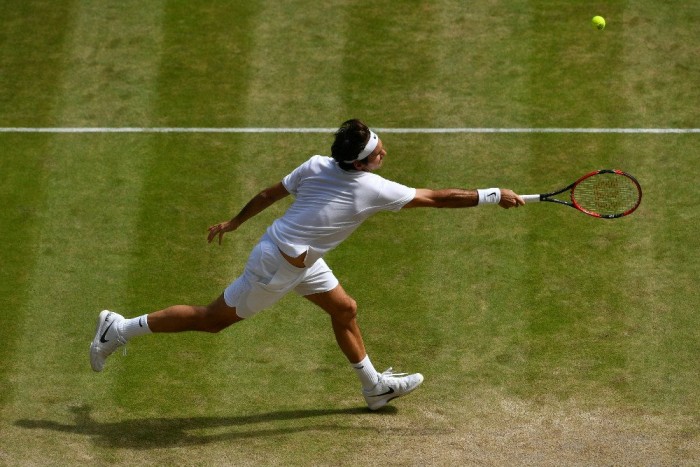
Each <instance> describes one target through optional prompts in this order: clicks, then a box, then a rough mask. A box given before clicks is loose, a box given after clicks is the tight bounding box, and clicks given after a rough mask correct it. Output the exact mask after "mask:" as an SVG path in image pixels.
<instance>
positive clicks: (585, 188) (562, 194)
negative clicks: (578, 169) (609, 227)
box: [521, 169, 642, 219]
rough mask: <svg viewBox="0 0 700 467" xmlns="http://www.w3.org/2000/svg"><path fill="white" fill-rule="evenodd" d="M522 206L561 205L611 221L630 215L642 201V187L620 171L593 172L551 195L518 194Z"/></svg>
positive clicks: (635, 180)
mask: <svg viewBox="0 0 700 467" xmlns="http://www.w3.org/2000/svg"><path fill="white" fill-rule="evenodd" d="M521 197H522V199H523V200H524V201H525V202H526V203H535V202H539V201H549V202H552V203H559V204H564V205H566V206H571V207H572V208H574V209H578V210H579V211H581V212H583V213H585V214H588V215H589V216H593V217H601V218H603V219H615V218H618V217H623V216H627V215H629V214H632V213H633V212H634V211H635V209H637V208H638V207H639V203H641V202H642V187H641V186H640V185H639V182H638V181H637V179H636V178H634V177H633V176H632V175H630V174H628V173H625V172H623V171H621V170H607V169H605V170H596V171H595V172H591V173H589V174H586V175H584V176H583V177H581V178H579V179H578V180H576V181H575V182H574V183H572V184H571V185H569V186H567V187H564V188H562V189H561V190H558V191H553V192H551V193H544V194H540V195H521Z"/></svg>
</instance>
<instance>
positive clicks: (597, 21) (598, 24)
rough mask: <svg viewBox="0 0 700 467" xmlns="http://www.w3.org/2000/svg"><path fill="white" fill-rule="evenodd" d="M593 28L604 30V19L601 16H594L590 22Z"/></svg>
mask: <svg viewBox="0 0 700 467" xmlns="http://www.w3.org/2000/svg"><path fill="white" fill-rule="evenodd" d="M591 22H592V23H593V27H594V28H596V29H605V18H603V17H602V16H594V17H593V19H592V20H591Z"/></svg>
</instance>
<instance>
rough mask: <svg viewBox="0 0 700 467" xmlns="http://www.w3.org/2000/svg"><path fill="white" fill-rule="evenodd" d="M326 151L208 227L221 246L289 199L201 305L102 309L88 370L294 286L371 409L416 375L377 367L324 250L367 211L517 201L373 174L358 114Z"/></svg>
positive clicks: (267, 302) (380, 153) (258, 305)
mask: <svg viewBox="0 0 700 467" xmlns="http://www.w3.org/2000/svg"><path fill="white" fill-rule="evenodd" d="M331 154H332V157H324V156H313V157H311V158H310V159H309V160H307V161H306V162H304V163H303V164H301V165H300V166H299V167H297V168H296V169H295V170H293V171H292V172H291V173H290V174H289V175H287V176H286V177H284V179H283V180H282V181H281V182H279V183H276V184H274V185H272V186H270V187H268V188H265V189H264V190H262V191H261V192H260V193H258V194H257V195H256V196H254V197H253V198H252V199H251V200H250V201H249V202H248V203H247V204H246V205H245V206H244V207H243V209H242V210H241V211H240V212H239V213H238V214H237V215H236V216H235V217H233V219H231V220H229V221H226V222H222V223H220V224H216V225H213V226H211V227H209V234H208V241H209V242H210V243H211V242H212V241H213V240H214V239H218V242H219V244H220V243H221V240H222V238H223V236H224V234H226V233H228V232H233V231H235V230H236V229H238V228H239V227H240V226H241V225H242V224H243V223H244V222H246V221H247V220H248V219H250V218H251V217H253V216H255V215H257V214H258V213H260V212H262V211H263V210H265V209H266V208H268V207H269V206H271V205H272V204H274V203H276V202H277V201H279V200H281V199H283V198H285V197H287V196H289V195H290V194H291V195H293V197H294V198H295V199H294V202H293V203H292V204H291V206H290V207H289V208H288V209H287V211H286V212H285V213H284V215H283V216H282V217H280V218H278V219H276V220H275V221H274V222H273V223H272V225H270V226H269V227H268V229H267V231H266V232H265V234H264V235H263V236H262V238H261V239H260V241H259V242H258V244H257V245H256V246H255V247H254V248H253V251H252V252H251V254H250V257H249V258H248V261H247V263H246V265H245V269H244V270H243V273H242V274H241V276H240V277H238V278H237V279H236V280H235V281H233V282H232V283H231V284H230V285H229V286H228V287H226V289H225V290H224V291H223V293H222V294H221V295H220V296H219V297H218V298H217V299H216V300H214V301H213V302H212V303H211V304H209V305H208V306H190V305H175V306H171V307H169V308H166V309H164V310H160V311H156V312H153V313H150V314H146V315H142V316H138V317H135V318H132V319H126V318H124V317H123V316H122V315H120V314H118V313H115V312H113V311H109V310H104V311H102V312H101V313H100V315H99V317H98V322H97V329H96V332H95V337H94V340H93V341H92V345H91V346H90V362H91V365H92V369H93V370H95V371H102V369H103V367H104V364H105V360H106V359H107V357H108V356H109V355H111V354H112V353H113V352H114V351H115V350H116V349H117V348H118V347H120V346H122V345H125V344H126V343H127V342H128V341H129V340H130V339H132V338H134V337H136V336H139V335H143V334H148V333H152V332H153V333H161V332H181V331H204V332H212V333H215V332H219V331H221V330H223V329H225V328H227V327H228V326H230V325H232V324H234V323H236V322H238V321H241V320H244V319H248V318H251V317H252V316H254V315H255V314H257V313H259V312H260V311H262V310H264V309H266V308H269V307H270V306H272V305H273V304H274V303H276V302H277V301H278V300H280V299H281V298H282V297H283V296H284V295H285V294H287V293H289V292H291V291H294V292H296V293H298V294H299V295H301V296H303V297H304V298H306V299H307V300H309V301H311V302H312V303H314V304H316V305H318V306H319V307H320V308H321V309H323V310H324V311H325V312H326V313H328V314H329V315H330V318H331V324H332V327H333V332H334V334H335V339H336V342H337V343H338V346H339V347H340V349H341V351H342V352H343V353H344V354H345V356H346V357H347V359H348V361H349V362H350V364H351V366H352V368H354V370H355V372H356V374H357V377H358V378H359V380H360V382H361V384H362V394H363V396H364V398H365V401H366V403H367V405H368V407H369V408H370V409H371V410H377V409H379V408H381V407H383V406H384V405H386V404H387V403H388V402H389V401H390V400H392V399H395V398H397V397H401V396H403V395H406V394H408V393H410V392H411V391H413V390H414V389H416V388H417V387H418V386H419V385H420V384H421V383H422V382H423V376H422V375H421V374H420V373H414V374H406V373H394V372H393V370H392V369H391V368H389V369H388V370H386V371H384V372H383V373H379V372H377V371H376V370H375V368H374V366H373V364H372V362H371V360H370V358H369V356H368V355H367V352H366V350H365V346H364V343H363V340H362V334H361V332H360V328H359V326H358V324H357V320H356V315H357V303H356V302H355V300H354V299H353V298H352V297H351V296H350V295H348V293H347V292H346V291H345V289H343V287H342V286H341V285H340V283H339V282H338V279H337V278H336V277H335V275H334V274H333V272H332V271H331V269H330V268H329V267H328V265H327V264H326V262H325V261H324V259H323V257H324V255H325V254H326V253H328V252H329V251H330V250H332V249H333V248H335V247H337V246H338V245H339V244H340V243H342V241H343V240H345V239H346V238H348V236H349V235H350V234H352V232H354V231H355V229H357V228H358V227H359V226H360V224H362V222H364V221H365V220H366V219H367V218H369V217H370V216H371V215H373V214H375V213H377V212H380V211H399V210H401V209H406V208H417V207H433V208H466V207H472V206H477V205H481V204H498V205H500V206H501V207H503V208H506V209H507V208H511V207H517V206H520V205H523V204H524V202H523V200H522V199H521V198H520V196H518V195H517V194H515V193H514V192H512V191H511V190H507V189H499V188H489V189H483V190H464V189H445V190H432V189H415V188H409V187H407V186H404V185H401V184H399V183H396V182H393V181H390V180H387V179H385V178H382V177H381V176H379V175H377V174H375V173H374V172H376V171H377V170H378V169H380V168H381V167H382V165H383V164H384V160H385V158H386V156H387V151H386V150H385V148H384V145H383V144H382V140H381V139H380V138H379V136H377V134H376V133H374V132H373V131H372V130H370V129H369V128H368V127H367V126H366V125H365V124H364V123H362V122H361V121H360V120H348V121H346V122H345V123H343V124H342V126H341V127H340V128H339V129H338V131H337V132H336V133H335V140H334V142H333V145H332V147H331Z"/></svg>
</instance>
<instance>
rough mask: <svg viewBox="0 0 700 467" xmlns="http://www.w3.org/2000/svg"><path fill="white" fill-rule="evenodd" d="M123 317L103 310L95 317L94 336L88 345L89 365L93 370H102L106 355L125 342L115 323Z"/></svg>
mask: <svg viewBox="0 0 700 467" xmlns="http://www.w3.org/2000/svg"><path fill="white" fill-rule="evenodd" d="M123 319H124V317H123V316H122V315H120V314H119V313H114V312H113V311H109V310H103V311H102V312H101V313H100V316H99V317H98V318H97V329H96V330H95V338H94V339H93V340H92V344H91V345H90V365H92V369H93V370H95V371H102V368H104V365H105V360H107V357H109V356H110V355H112V353H113V352H114V351H115V350H117V348H118V347H120V346H122V345H124V344H126V339H124V338H122V336H120V335H119V331H118V330H117V325H118V324H119V322H120V321H122V320H123Z"/></svg>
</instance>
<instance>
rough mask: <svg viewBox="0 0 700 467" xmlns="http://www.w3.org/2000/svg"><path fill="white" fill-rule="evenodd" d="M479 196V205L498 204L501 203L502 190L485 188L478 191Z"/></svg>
mask: <svg viewBox="0 0 700 467" xmlns="http://www.w3.org/2000/svg"><path fill="white" fill-rule="evenodd" d="M476 192H477V193H478V194H479V204H498V203H500V202H501V189H500V188H484V189H481V190H476Z"/></svg>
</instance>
